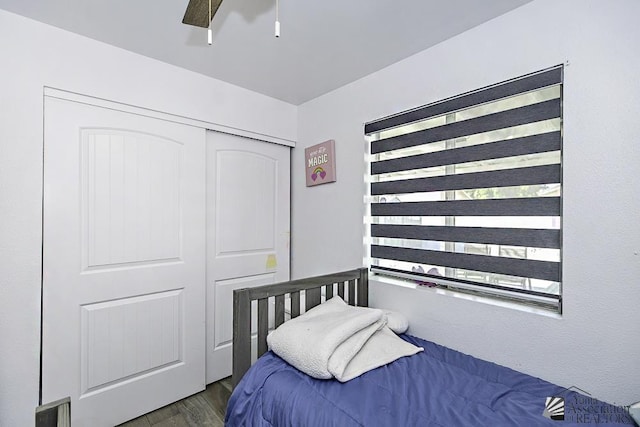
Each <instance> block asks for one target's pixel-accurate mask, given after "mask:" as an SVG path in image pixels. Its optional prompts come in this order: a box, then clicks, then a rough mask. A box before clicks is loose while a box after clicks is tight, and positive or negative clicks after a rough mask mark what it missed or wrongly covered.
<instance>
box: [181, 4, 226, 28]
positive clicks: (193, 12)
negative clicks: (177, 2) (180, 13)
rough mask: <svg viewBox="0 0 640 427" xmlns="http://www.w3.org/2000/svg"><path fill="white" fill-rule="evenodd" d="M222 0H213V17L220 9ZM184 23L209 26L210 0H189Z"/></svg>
mask: <svg viewBox="0 0 640 427" xmlns="http://www.w3.org/2000/svg"><path fill="white" fill-rule="evenodd" d="M221 3H222V0H211V19H213V17H214V15H215V14H216V12H217V11H218V8H219V7H220V4H221ZM182 23H183V24H187V25H194V26H196V27H202V28H207V27H208V26H209V23H210V21H209V0H189V4H188V5H187V10H186V11H185V12H184V18H182Z"/></svg>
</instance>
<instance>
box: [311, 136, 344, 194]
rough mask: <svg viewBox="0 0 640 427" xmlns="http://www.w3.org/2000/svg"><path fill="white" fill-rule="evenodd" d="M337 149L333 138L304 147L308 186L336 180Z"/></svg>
mask: <svg viewBox="0 0 640 427" xmlns="http://www.w3.org/2000/svg"><path fill="white" fill-rule="evenodd" d="M335 150H336V147H335V141H334V140H333V139H330V140H329V141H325V142H322V143H320V144H316V145H313V146H311V147H308V148H305V149H304V160H305V166H306V168H305V170H306V172H307V187H313V186H314V185H320V184H326V183H328V182H334V181H335V180H336V154H335Z"/></svg>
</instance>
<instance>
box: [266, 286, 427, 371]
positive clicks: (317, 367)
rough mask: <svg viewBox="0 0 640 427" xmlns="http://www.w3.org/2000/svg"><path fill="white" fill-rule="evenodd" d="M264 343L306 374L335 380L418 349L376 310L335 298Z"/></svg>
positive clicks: (283, 326)
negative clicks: (393, 328)
mask: <svg viewBox="0 0 640 427" xmlns="http://www.w3.org/2000/svg"><path fill="white" fill-rule="evenodd" d="M267 343H268V345H269V348H270V349H271V350H273V352H274V353H276V354H277V355H278V356H280V357H281V358H283V359H284V360H286V361H287V362H288V363H289V364H291V365H293V366H295V367H296V368H298V369H299V370H301V371H302V372H304V373H306V374H307V375H310V376H312V377H314V378H321V379H329V378H333V377H335V378H336V379H337V380H338V381H341V382H345V381H349V380H351V379H353V378H356V377H358V376H360V375H362V374H364V373H365V372H367V371H370V370H371V369H375V368H377V367H379V366H382V365H386V364H387V363H391V362H393V361H394V360H396V359H399V358H401V357H404V356H411V355H413V354H416V353H418V352H420V351H422V350H423V349H422V348H420V347H416V346H414V345H413V344H410V343H408V342H406V341H404V340H402V339H400V338H399V337H397V336H396V335H395V334H394V333H393V332H392V331H391V330H390V329H389V328H388V327H386V316H385V313H384V312H383V311H382V310H377V309H373V308H363V307H352V306H349V305H347V304H346V303H345V302H344V301H343V300H342V299H341V298H340V297H337V296H336V297H334V298H332V299H330V300H329V301H327V302H325V303H324V304H320V305H318V306H316V307H314V308H313V309H311V310H309V311H308V312H306V313H305V314H303V315H301V316H299V317H297V318H295V319H292V320H290V321H288V322H285V323H283V324H282V325H280V327H278V328H277V329H276V330H274V331H272V332H271V333H270V334H269V335H268V336H267Z"/></svg>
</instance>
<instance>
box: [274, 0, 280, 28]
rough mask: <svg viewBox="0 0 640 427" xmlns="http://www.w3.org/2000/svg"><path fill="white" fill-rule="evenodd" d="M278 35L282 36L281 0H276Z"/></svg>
mask: <svg viewBox="0 0 640 427" xmlns="http://www.w3.org/2000/svg"><path fill="white" fill-rule="evenodd" d="M275 34H276V37H280V0H276V28H275Z"/></svg>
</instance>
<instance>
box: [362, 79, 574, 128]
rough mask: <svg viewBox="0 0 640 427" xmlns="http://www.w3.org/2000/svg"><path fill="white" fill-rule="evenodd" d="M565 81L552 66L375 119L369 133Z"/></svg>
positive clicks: (369, 125) (368, 125)
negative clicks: (548, 68) (384, 117)
mask: <svg viewBox="0 0 640 427" xmlns="http://www.w3.org/2000/svg"><path fill="white" fill-rule="evenodd" d="M561 81H562V68H561V67H556V68H552V69H550V70H546V71H542V72H539V73H535V74H531V75H528V76H525V77H522V78H518V79H515V80H511V81H508V82H504V83H500V84H498V85H493V86H489V87H487V88H484V89H480V90H476V91H473V92H470V93H467V94H464V95H460V96H456V97H453V98H449V99H447V100H444V101H439V102H437V103H434V104H430V105H426V106H424V107H421V108H417V109H415V110H411V111H407V112H405V113H401V114H398V115H394V116H392V117H388V118H386V119H381V120H376V121H375V122H372V123H368V124H366V125H365V127H364V132H365V134H371V133H374V132H380V131H381V130H385V129H390V128H393V127H397V126H401V125H404V124H407V123H413V122H416V121H419V120H423V119H426V118H429V117H434V116H440V115H442V114H446V113H448V112H451V111H457V110H461V109H463V108H468V107H472V106H474V105H479V104H484V103H486V102H491V101H495V100H497V99H501V98H506V97H509V96H513V95H517V94H520V93H524V92H529V91H532V90H536V89H541V88H544V87H547V86H552V85H554V84H558V83H560V82H561Z"/></svg>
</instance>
